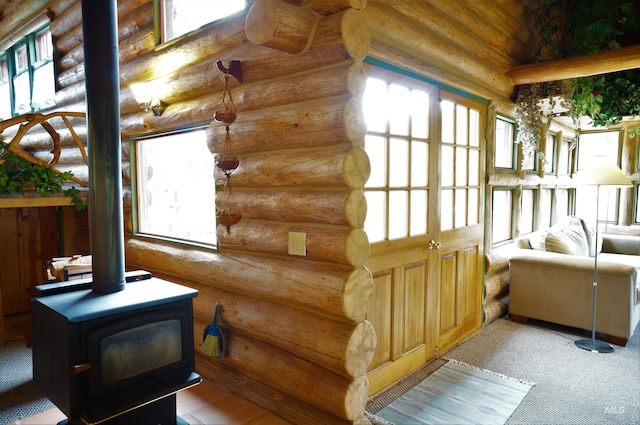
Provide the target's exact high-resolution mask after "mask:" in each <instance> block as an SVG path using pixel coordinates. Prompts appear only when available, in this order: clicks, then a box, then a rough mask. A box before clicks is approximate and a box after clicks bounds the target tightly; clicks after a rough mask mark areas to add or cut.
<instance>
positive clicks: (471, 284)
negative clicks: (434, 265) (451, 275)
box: [458, 247, 479, 322]
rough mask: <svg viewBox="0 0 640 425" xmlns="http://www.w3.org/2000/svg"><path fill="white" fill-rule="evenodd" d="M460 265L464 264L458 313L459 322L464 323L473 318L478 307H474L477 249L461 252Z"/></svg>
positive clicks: (476, 279) (470, 248) (475, 299)
mask: <svg viewBox="0 0 640 425" xmlns="http://www.w3.org/2000/svg"><path fill="white" fill-rule="evenodd" d="M462 263H463V264H464V266H463V268H462V270H461V273H462V278H461V279H460V285H461V287H460V297H459V305H458V311H460V313H461V317H460V321H461V322H462V321H464V320H466V319H469V318H470V317H472V316H474V315H475V314H476V312H477V311H478V308H479V306H477V305H476V301H477V300H478V294H477V287H478V285H477V283H478V278H479V276H478V270H477V267H476V265H477V263H478V249H477V247H469V248H467V249H465V250H463V251H462Z"/></svg>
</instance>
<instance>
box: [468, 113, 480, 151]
mask: <svg viewBox="0 0 640 425" xmlns="http://www.w3.org/2000/svg"><path fill="white" fill-rule="evenodd" d="M469 146H474V147H478V146H480V111H478V110H476V109H470V110H469Z"/></svg>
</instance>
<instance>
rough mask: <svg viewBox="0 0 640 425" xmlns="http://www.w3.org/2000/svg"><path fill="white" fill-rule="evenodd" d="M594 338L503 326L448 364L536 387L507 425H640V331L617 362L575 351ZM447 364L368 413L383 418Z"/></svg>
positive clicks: (535, 326)
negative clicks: (392, 404) (410, 390)
mask: <svg viewBox="0 0 640 425" xmlns="http://www.w3.org/2000/svg"><path fill="white" fill-rule="evenodd" d="M590 336H591V334H590V332H588V331H581V330H577V329H572V328H566V327H562V326H557V325H553V324H549V323H545V322H531V323H530V324H527V325H522V324H518V323H515V322H511V321H509V320H507V319H505V318H501V319H498V320H496V321H495V322H493V323H490V324H489V325H487V326H486V327H485V328H484V329H483V330H482V331H481V332H480V333H479V334H478V335H477V336H475V337H474V338H472V339H471V340H469V341H467V342H465V343H464V344H461V345H460V346H458V347H456V348H454V349H453V350H451V351H449V352H447V353H446V354H445V356H446V357H448V358H454V359H456V360H459V361H462V362H465V363H468V364H473V365H474V366H477V367H480V368H483V369H487V370H491V371H494V372H496V373H500V374H503V375H506V376H513V377H518V378H519V379H522V380H525V381H529V382H535V383H536V385H535V386H534V387H533V388H531V390H530V391H529V393H528V394H527V396H526V397H525V398H524V400H523V401H522V403H521V404H520V405H519V406H518V408H517V409H516V410H515V412H514V413H513V415H512V416H511V417H510V418H509V419H508V420H507V422H506V424H507V425H513V424H539V425H548V424H576V425H577V424H581V425H582V424H585V425H588V424H594V425H596V424H598V425H600V424H640V326H639V327H638V328H637V329H636V332H635V334H634V336H633V338H631V339H630V340H629V342H628V343H627V345H626V346H625V347H620V346H616V345H614V348H615V350H614V352H613V353H610V354H596V353H591V352H588V351H585V350H582V349H580V348H578V347H576V346H575V343H574V341H575V340H577V339H584V338H589V337H590ZM443 362H444V361H443V360H442V359H438V360H436V361H435V362H433V363H432V364H429V365H427V366H425V367H424V368H423V369H421V370H420V371H418V372H416V374H414V375H415V376H411V377H409V378H407V379H405V380H404V381H403V382H401V383H399V384H398V385H397V386H396V387H394V388H392V389H391V390H389V391H388V392H387V393H385V394H382V395H380V396H378V397H375V398H373V399H371V400H370V401H369V403H368V404H367V411H368V412H369V413H371V414H375V413H376V412H378V411H380V410H381V409H382V408H384V406H386V405H387V404H389V403H390V402H391V401H393V400H395V398H397V397H399V396H400V395H402V394H404V393H405V392H406V391H408V389H406V387H409V388H411V387H412V385H411V383H412V381H411V379H413V380H415V381H417V382H420V376H421V375H420V374H422V375H424V374H427V375H428V374H429V373H431V372H433V370H436V369H437V368H438V367H440V366H441V365H442V363H443ZM423 379H424V378H423ZM413 385H415V384H413ZM394 397H395V398H394ZM398 425H400V424H398ZM402 425H405V424H402Z"/></svg>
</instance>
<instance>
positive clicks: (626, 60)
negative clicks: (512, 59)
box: [507, 44, 640, 86]
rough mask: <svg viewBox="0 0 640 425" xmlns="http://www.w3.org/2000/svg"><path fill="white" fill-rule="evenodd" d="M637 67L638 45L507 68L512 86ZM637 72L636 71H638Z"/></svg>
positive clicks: (639, 58)
mask: <svg viewBox="0 0 640 425" xmlns="http://www.w3.org/2000/svg"><path fill="white" fill-rule="evenodd" d="M634 68H640V44H636V45H634V46H628V47H621V48H619V49H614V50H605V51H602V52H598V53H593V54H590V55H583V56H575V57H571V58H564V59H556V60H551V61H546V62H537V63H532V64H528V65H519V66H514V67H512V68H511V69H510V70H509V71H507V75H508V76H509V77H511V80H512V81H513V85H514V86H517V85H519V84H531V83H542V82H546V81H558V80H567V79H570V78H578V77H587V76H589V75H598V74H606V73H609V72H617V71H624V70H627V69H634ZM639 72H640V71H639Z"/></svg>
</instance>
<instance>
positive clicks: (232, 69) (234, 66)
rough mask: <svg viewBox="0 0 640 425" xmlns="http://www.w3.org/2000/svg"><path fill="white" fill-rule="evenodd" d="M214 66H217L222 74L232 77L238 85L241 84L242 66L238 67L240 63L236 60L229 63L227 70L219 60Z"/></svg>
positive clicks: (242, 79) (242, 78)
mask: <svg viewBox="0 0 640 425" xmlns="http://www.w3.org/2000/svg"><path fill="white" fill-rule="evenodd" d="M216 65H217V66H218V69H219V70H220V71H222V72H224V73H225V74H231V75H233V76H234V77H235V78H236V80H238V82H239V83H242V82H243V81H244V77H243V75H242V66H241V65H240V61H238V60H233V61H229V68H228V69H227V68H225V66H224V65H223V64H222V61H221V60H219V61H216Z"/></svg>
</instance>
